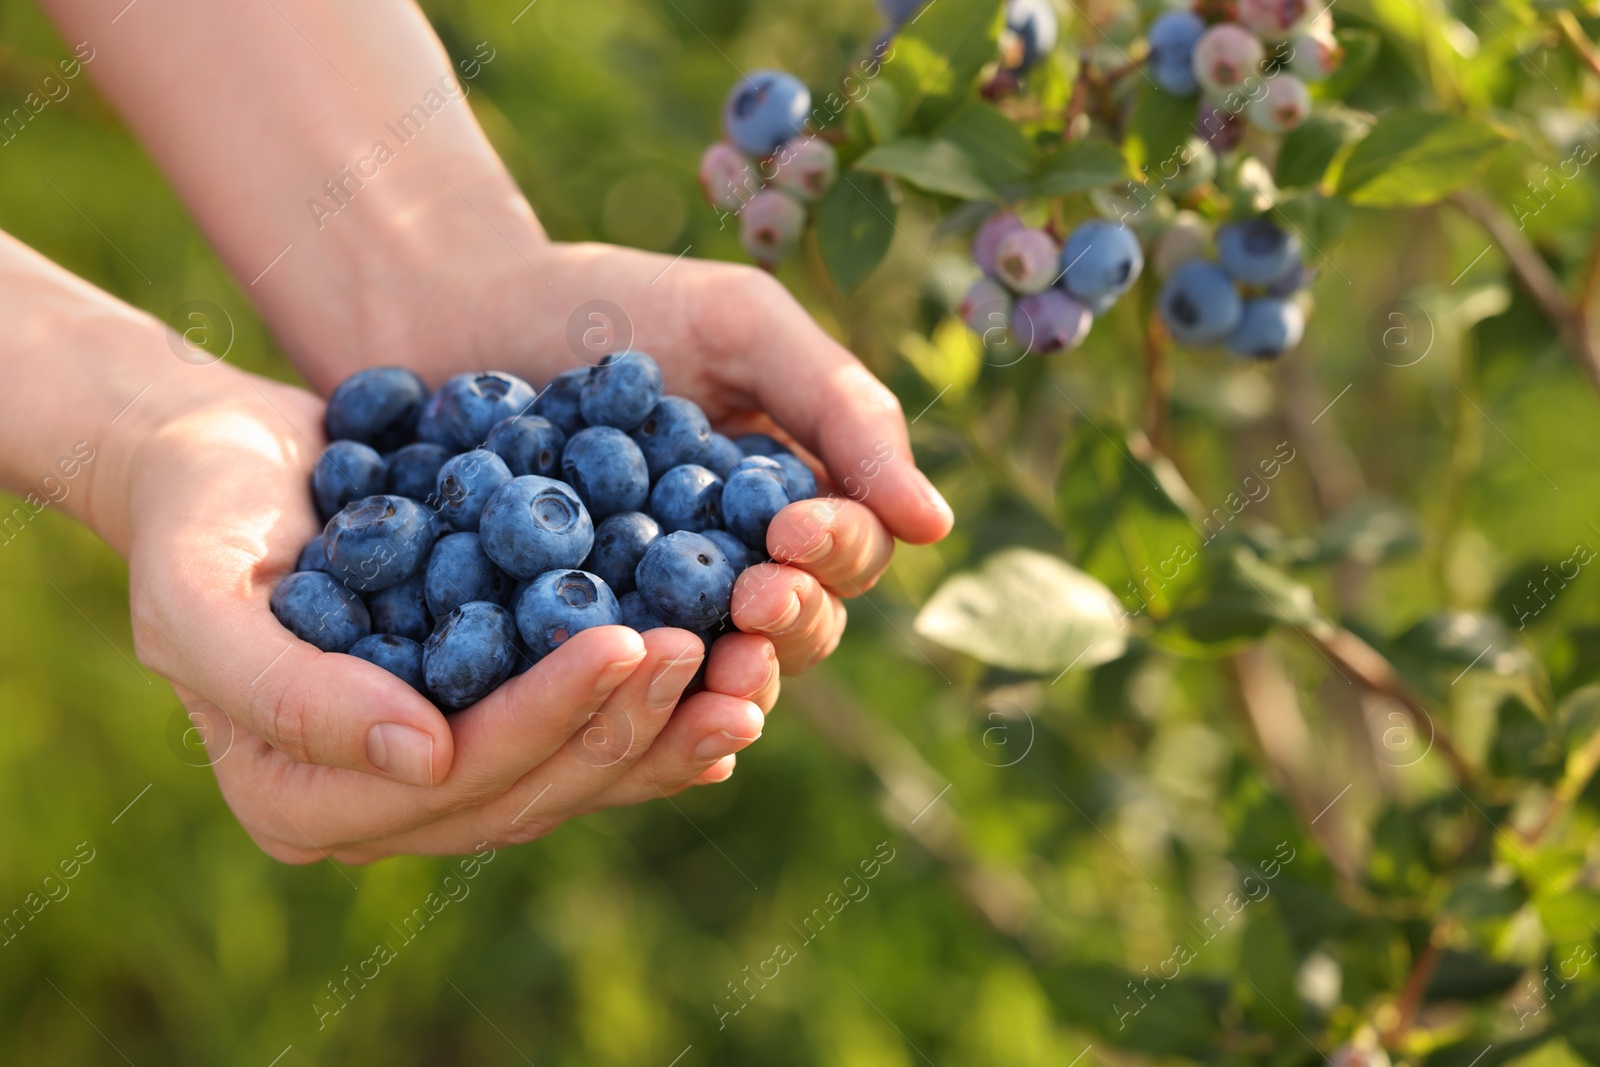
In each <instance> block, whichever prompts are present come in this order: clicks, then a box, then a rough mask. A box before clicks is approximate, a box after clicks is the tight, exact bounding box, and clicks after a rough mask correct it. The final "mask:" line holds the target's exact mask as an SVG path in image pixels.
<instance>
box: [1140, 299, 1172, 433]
mask: <svg viewBox="0 0 1600 1067" xmlns="http://www.w3.org/2000/svg"><path fill="white" fill-rule="evenodd" d="M1166 355H1167V335H1166V330H1165V328H1164V327H1163V326H1162V325H1161V321H1160V319H1159V318H1157V317H1156V316H1155V315H1151V316H1150V323H1149V325H1148V326H1147V327H1146V328H1145V331H1144V433H1145V436H1146V437H1148V438H1150V443H1151V444H1152V445H1153V446H1154V447H1155V448H1156V449H1157V450H1158V451H1160V452H1166V451H1167V448H1168V446H1169V441H1168V439H1167V404H1168V397H1169V395H1170V394H1171V392H1172V368H1171V366H1170V365H1169V364H1168V363H1167V359H1166Z"/></svg>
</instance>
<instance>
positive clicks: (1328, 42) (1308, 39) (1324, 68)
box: [1289, 26, 1344, 82]
mask: <svg viewBox="0 0 1600 1067" xmlns="http://www.w3.org/2000/svg"><path fill="white" fill-rule="evenodd" d="M1290 45H1291V47H1292V48H1293V49H1294V52H1293V54H1292V55H1291V56H1290V57H1289V69H1290V70H1291V71H1293V72H1294V73H1295V74H1296V75H1297V76H1298V77H1299V78H1300V79H1301V80H1302V81H1308V82H1319V81H1322V80H1323V79H1324V78H1326V77H1327V76H1328V75H1330V74H1332V73H1333V72H1334V71H1336V70H1338V69H1339V64H1340V63H1342V62H1344V46H1343V45H1341V44H1340V43H1339V39H1338V38H1336V37H1335V36H1334V35H1333V31H1332V30H1331V29H1328V30H1324V29H1322V28H1321V27H1317V26H1313V27H1311V28H1310V29H1308V30H1302V31H1301V32H1300V33H1297V34H1295V35H1294V37H1292V38H1291V39H1290Z"/></svg>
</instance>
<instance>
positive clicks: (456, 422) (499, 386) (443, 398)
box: [417, 371, 534, 452]
mask: <svg viewBox="0 0 1600 1067" xmlns="http://www.w3.org/2000/svg"><path fill="white" fill-rule="evenodd" d="M533 401H534V391H533V386H531V385H529V384H528V383H527V382H525V381H523V380H522V379H521V378H518V377H517V376H516V375H514V374H506V373H505V372H504V371H483V372H481V373H478V374H457V375H456V376H455V377H453V378H451V379H449V380H448V381H446V382H445V383H444V385H442V386H440V387H439V391H438V392H437V393H435V394H434V395H433V396H432V397H430V398H429V400H428V403H427V404H426V405H425V406H424V407H423V409H422V417H421V418H420V419H419V420H418V421H417V437H418V438H419V439H421V440H423V441H431V442H432V443H434V444H438V445H444V446H445V447H446V448H448V449H450V450H451V451H452V452H465V451H467V450H468V449H469V448H477V447H479V446H480V445H482V444H483V442H484V439H485V438H487V437H488V436H489V431H490V430H491V429H492V428H493V427H494V424H495V423H497V422H499V421H500V420H501V419H507V418H510V417H511V416H512V415H521V414H524V413H525V412H527V411H528V409H529V408H531V407H532V406H533Z"/></svg>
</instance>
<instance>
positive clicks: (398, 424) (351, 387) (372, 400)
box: [322, 367, 428, 452]
mask: <svg viewBox="0 0 1600 1067" xmlns="http://www.w3.org/2000/svg"><path fill="white" fill-rule="evenodd" d="M427 399H428V385H427V383H426V382H424V381H423V380H422V379H421V378H419V377H417V375H416V374H414V373H412V372H411V371H408V370H406V369H405V368H403V367H371V368H368V369H367V370H361V371H356V373H354V374H352V375H351V376H350V377H348V378H346V379H345V380H344V381H343V382H340V383H339V387H338V388H337V389H335V390H334V391H333V395H332V396H330V397H329V398H328V409H327V411H326V412H324V413H323V416H322V424H323V426H324V427H325V428H326V429H327V431H328V440H330V441H338V440H340V439H345V440H350V441H360V442H361V443H362V444H365V445H371V446H372V447H373V448H375V449H377V450H378V451H379V452H389V451H393V450H394V449H396V448H399V447H400V446H401V445H403V444H405V443H406V442H407V441H410V440H411V439H412V437H414V436H415V435H416V431H417V416H418V415H420V414H421V413H422V405H423V404H424V403H425V402H426V401H427Z"/></svg>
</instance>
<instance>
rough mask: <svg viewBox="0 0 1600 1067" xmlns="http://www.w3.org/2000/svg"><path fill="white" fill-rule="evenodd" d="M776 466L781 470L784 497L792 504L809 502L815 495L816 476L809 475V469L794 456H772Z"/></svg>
mask: <svg viewBox="0 0 1600 1067" xmlns="http://www.w3.org/2000/svg"><path fill="white" fill-rule="evenodd" d="M772 458H773V460H774V461H776V462H777V464H778V466H780V467H782V468H783V480H784V490H785V495H786V496H788V498H789V502H790V503H791V504H792V503H794V502H795V501H796V500H810V499H811V498H812V497H814V496H816V495H817V476H816V475H815V474H812V473H811V468H810V467H808V466H806V465H805V464H804V463H802V462H800V458H799V457H798V456H794V455H784V456H773V457H772Z"/></svg>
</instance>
